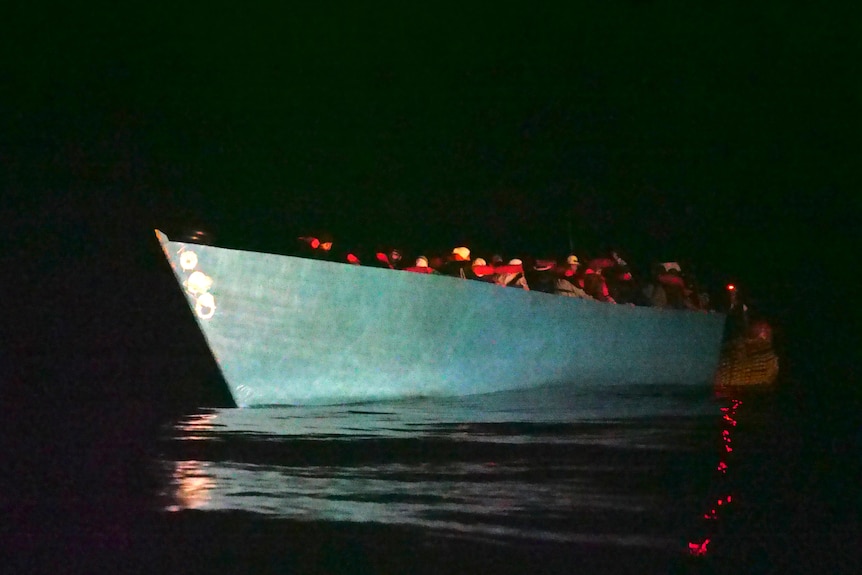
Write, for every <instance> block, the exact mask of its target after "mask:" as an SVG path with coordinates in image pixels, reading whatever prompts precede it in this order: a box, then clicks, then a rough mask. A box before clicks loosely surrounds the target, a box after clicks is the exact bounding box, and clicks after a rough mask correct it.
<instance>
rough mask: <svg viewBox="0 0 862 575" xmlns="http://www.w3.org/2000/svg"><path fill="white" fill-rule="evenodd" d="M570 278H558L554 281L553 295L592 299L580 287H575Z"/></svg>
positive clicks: (563, 276)
mask: <svg viewBox="0 0 862 575" xmlns="http://www.w3.org/2000/svg"><path fill="white" fill-rule="evenodd" d="M573 279H574V278H573V277H571V276H565V275H562V276H558V277H557V279H556V280H555V281H554V293H555V294H556V295H561V296H565V297H577V298H581V299H593V298H592V297H590V295H589V294H588V293H587V292H585V291H584V290H583V289H582V288H581V287H580V286H578V285H576V284H575V283H574V282H573V281H572V280H573Z"/></svg>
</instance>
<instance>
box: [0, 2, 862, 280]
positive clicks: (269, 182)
mask: <svg viewBox="0 0 862 575" xmlns="http://www.w3.org/2000/svg"><path fill="white" fill-rule="evenodd" d="M273 6H274V5H273ZM590 6H591V7H589V8H587V7H570V8H567V9H563V10H561V9H560V8H559V3H551V4H549V7H545V8H541V7H535V6H529V5H528V4H526V3H521V4H519V5H516V6H514V7H511V8H508V9H500V8H494V9H490V8H487V7H486V8H481V9H478V8H477V9H468V8H457V9H456V8H452V9H450V10H443V9H441V8H439V7H437V8H435V9H434V10H433V11H431V10H428V9H423V8H421V7H417V8H414V7H403V6H402V7H399V8H397V9H395V10H393V9H392V7H388V8H386V9H383V8H379V9H378V8H369V7H367V6H363V7H361V8H357V7H354V8H352V9H350V10H345V9H343V8H341V9H335V8H330V9H323V8H300V9H298V8H296V7H294V6H291V7H290V8H289V9H286V8H284V7H281V8H277V9H276V8H273V7H272V6H271V7H267V8H251V7H247V6H244V5H242V4H233V5H229V6H227V7H223V6H219V7H217V6H212V5H203V4H201V5H196V6H194V7H171V8H170V9H169V10H159V9H157V8H155V7H153V6H152V5H149V6H148V7H147V8H146V9H145V10H143V11H142V12H141V13H133V12H132V11H129V10H124V11H116V10H114V11H104V10H89V11H88V10H83V9H80V8H77V9H76V10H75V11H74V12H73V13H60V12H56V11H53V12H52V11H42V10H40V9H36V8H32V9H31V8H26V9H24V8H22V9H19V12H20V11H24V10H27V11H30V12H32V13H28V14H24V13H23V12H20V13H19V14H18V15H19V16H21V17H22V19H23V20H22V21H26V22H27V24H26V25H21V26H16V25H15V24H14V23H15V22H16V20H15V18H12V20H10V22H7V26H9V25H10V23H12V28H11V29H10V30H9V31H8V33H7V34H4V35H3V37H4V40H3V42H5V45H4V46H2V48H3V53H4V54H6V56H5V63H4V64H5V68H6V70H7V74H5V76H6V78H7V79H9V78H11V82H8V81H7V82H4V85H3V87H2V90H3V93H2V98H3V100H2V101H3V102H4V104H3V109H4V113H3V119H2V122H3V123H2V128H3V136H2V139H0V152H2V156H0V157H2V161H3V164H4V166H3V167H4V170H3V171H4V172H5V174H4V176H5V179H6V183H5V184H4V186H5V188H6V190H7V193H9V197H11V198H13V200H12V202H11V203H9V204H7V206H9V207H8V208H7V210H6V213H7V214H10V213H12V214H15V215H14V216H13V217H11V218H10V219H17V217H18V216H19V215H20V214H24V213H26V214H28V217H29V214H31V213H32V214H34V215H33V218H32V219H33V221H35V222H38V223H39V225H42V224H44V225H51V222H55V221H56V220H57V219H62V218H64V217H65V216H64V215H61V216H59V218H53V219H52V218H50V217H47V216H44V213H43V212H44V211H45V210H46V209H48V208H46V205H48V204H50V203H51V202H52V201H53V202H55V203H57V202H60V200H58V198H62V202H61V203H66V204H69V205H71V206H72V207H71V208H69V210H71V211H74V210H75V209H77V208H83V213H85V214H86V216H84V217H92V216H93V215H94V214H95V215H96V217H97V218H104V219H105V221H125V220H124V217H126V216H128V217H129V218H132V219H134V220H135V221H136V222H137V221H146V223H147V225H159V226H162V227H167V228H171V227H183V226H186V225H189V226H198V225H199V226H203V227H205V228H207V229H209V230H211V231H212V232H213V233H214V234H215V236H216V238H217V239H218V240H219V241H221V242H223V243H227V244H234V245H245V246H248V247H254V248H260V249H270V250H275V251H278V250H280V249H284V247H285V246H286V245H287V244H288V242H289V241H290V239H291V238H294V237H296V235H298V234H299V233H304V232H313V231H315V230H321V229H324V228H325V229H327V230H329V231H331V232H333V233H334V234H336V236H338V237H344V238H349V239H351V240H352V241H355V242H364V243H369V244H376V243H380V244H382V245H386V244H390V243H399V244H402V245H404V246H407V247H410V248H414V249H429V248H435V247H439V248H449V247H451V246H453V245H455V244H456V243H460V242H465V241H466V242H470V243H471V245H472V246H474V247H476V248H479V249H481V248H485V249H494V250H497V249H501V250H503V251H504V253H514V252H517V251H520V250H528V251H535V252H537V253H539V252H541V253H545V252H564V251H565V250H566V249H567V246H568V239H567V232H566V222H567V220H569V219H570V220H571V222H572V225H571V227H572V235H573V241H574V244H575V248H576V251H579V252H581V253H582V254H587V255H589V254H591V253H593V252H594V251H595V250H596V249H598V248H600V247H603V246H611V245H613V246H619V247H620V249H621V250H622V252H623V253H624V254H626V253H628V254H631V255H632V257H633V258H635V259H642V260H644V261H645V260H647V259H650V258H669V259H682V260H684V261H692V262H696V263H697V264H699V267H700V268H711V269H714V270H716V271H717V273H718V275H723V276H725V277H739V278H741V279H742V280H743V281H748V282H749V283H753V284H757V283H758V282H759V283H764V282H765V283H766V284H769V287H768V288H766V287H764V288H763V289H772V290H775V289H779V287H780V285H783V284H782V282H785V281H786V280H787V279H788V278H792V275H790V273H789V270H793V268H794V267H796V266H797V265H798V263H799V262H800V261H806V262H810V261H812V260H813V259H815V258H816V257H818V256H819V255H823V254H825V257H831V256H832V254H834V253H838V252H843V251H844V250H846V249H849V248H848V247H847V242H848V241H849V240H850V239H851V236H852V234H853V233H854V228H855V225H853V222H854V221H855V219H856V217H855V214H856V213H857V212H858V211H859V210H858V209H859V204H860V194H859V193H858V192H857V190H858V189H859V188H858V185H857V184H858V180H857V173H856V171H855V168H856V166H855V163H856V161H857V160H858V157H859V155H860V154H859V152H860V146H859V139H858V135H857V133H858V128H859V110H858V104H859V102H860V84H859V82H858V79H856V77H855V76H856V74H855V73H854V69H855V63H856V61H857V59H856V57H857V56H858V54H857V52H858V50H851V47H852V46H854V45H855V44H857V43H858V41H857V38H858V36H857V35H856V32H857V31H856V30H855V29H854V28H855V24H854V22H855V21H856V18H854V12H853V10H851V9H847V10H845V11H844V13H841V11H840V10H838V9H836V8H830V9H828V10H826V9H824V8H822V7H820V8H813V7H812V8H800V7H792V6H789V5H788V4H786V3H780V2H768V3H758V5H757V6H751V5H748V4H746V3H709V4H704V5H699V4H697V3H695V4H694V5H693V4H691V3H684V2H658V1H656V2H633V1H629V2H607V3H590ZM46 189H50V190H52V193H53V194H55V195H53V196H50V195H49V199H48V200H46V199H44V194H41V192H42V191H44V190H46ZM34 190H36V191H37V192H39V193H38V194H37V197H38V198H41V199H34V196H33V191H34ZM61 212H62V213H63V214H66V213H67V212H66V211H63V210H61ZM39 214H43V215H39ZM43 220H44V221H43ZM101 229H106V228H101ZM770 282H771V283H770Z"/></svg>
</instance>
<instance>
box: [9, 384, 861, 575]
mask: <svg viewBox="0 0 862 575" xmlns="http://www.w3.org/2000/svg"><path fill="white" fill-rule="evenodd" d="M799 399H800V398H798V397H794V396H793V394H792V393H790V392H786V391H782V390H781V389H779V390H777V391H770V392H758V393H751V392H747V393H742V392H734V393H723V394H722V393H716V392H715V391H713V390H709V389H704V388H694V387H682V386H666V387H661V386H652V387H647V386H641V387H618V388H615V389H613V390H599V389H594V390H591V391H582V392H578V393H574V392H571V391H570V390H566V389H565V388H560V387H556V388H545V389H539V390H532V391H524V392H517V393H501V394H493V395H485V396H476V397H470V398H457V399H456V398H447V399H443V398H441V399H421V400H420V399H413V400H403V401H394V402H385V403H365V404H359V405H350V406H333V407H314V408H301V407H272V408H262V409H205V410H195V411H192V412H188V413H185V414H182V415H180V416H176V417H173V418H170V419H169V420H167V421H165V420H162V419H161V418H160V417H155V416H154V417H151V418H149V419H148V418H147V417H146V411H145V410H144V409H143V408H142V407H141V406H128V405H126V406H125V407H120V406H117V407H115V408H114V409H106V408H105V406H104V404H103V403H102V404H99V405H98V406H97V409H93V410H87V409H75V410H71V409H68V410H65V411H62V412H58V411H56V410H53V411H50V412H49V413H47V414H46V413H44V412H40V411H38V410H37V411H28V412H18V414H17V418H18V421H19V422H20V421H21V418H23V420H26V421H28V422H30V423H31V424H34V425H31V426H29V427H27V426H23V425H15V426H10V425H8V422H9V421H11V420H9V419H4V423H6V424H7V425H6V426H5V427H4V439H5V442H6V443H5V444H6V445H9V446H13V447H14V446H17V450H11V451H9V450H7V451H4V454H5V459H4V466H5V471H7V472H8V471H9V470H11V471H12V472H13V473H15V474H17V476H18V477H20V478H21V479H20V480H19V481H18V482H13V483H12V484H11V485H9V486H5V485H4V489H3V492H2V494H0V504H2V506H3V517H4V519H5V522H4V523H3V531H2V533H0V540H2V542H3V547H2V548H3V550H4V556H3V558H2V559H3V561H2V564H3V572H8V573H29V572H50V573H70V572H76V573H77V572H81V573H207V574H212V573H858V572H859V566H860V565H862V563H860V562H859V550H858V547H859V541H860V539H859V535H860V529H859V511H860V509H862V499H860V493H862V491H860V485H862V483H860V480H862V473H860V469H862V466H860V464H859V462H860V451H859V448H860V445H862V441H860V439H862V437H860V429H859V427H854V426H853V425H852V424H846V423H840V424H839V423H838V422H839V421H840V422H847V421H850V419H848V418H846V417H840V418H839V417H838V416H837V413H836V410H838V409H839V408H838V406H837V405H836V404H830V403H827V404H823V405H816V404H806V402H803V401H799ZM827 408H828V409H831V410H832V413H830V412H829V411H827ZM832 416H835V417H834V418H833V417H832Z"/></svg>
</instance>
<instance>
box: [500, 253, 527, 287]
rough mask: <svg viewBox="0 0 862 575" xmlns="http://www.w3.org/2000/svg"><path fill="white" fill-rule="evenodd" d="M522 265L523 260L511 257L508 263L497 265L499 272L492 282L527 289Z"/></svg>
mask: <svg viewBox="0 0 862 575" xmlns="http://www.w3.org/2000/svg"><path fill="white" fill-rule="evenodd" d="M523 266H524V262H522V261H521V260H520V259H518V258H512V259H511V260H509V264H508V265H506V266H500V267H499V273H497V275H496V279H495V280H494V283H496V284H497V285H498V286H503V287H514V288H521V289H524V290H527V291H529V290H530V286H529V285H528V284H527V280H526V278H525V277H524V271H523Z"/></svg>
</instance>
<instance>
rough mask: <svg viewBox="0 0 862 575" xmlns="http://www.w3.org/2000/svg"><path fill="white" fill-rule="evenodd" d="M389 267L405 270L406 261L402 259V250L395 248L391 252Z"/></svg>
mask: <svg viewBox="0 0 862 575" xmlns="http://www.w3.org/2000/svg"><path fill="white" fill-rule="evenodd" d="M389 265H390V266H392V269H394V270H400V269H404V261H403V259H402V258H401V250H399V249H397V248H393V249H391V250H389Z"/></svg>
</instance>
